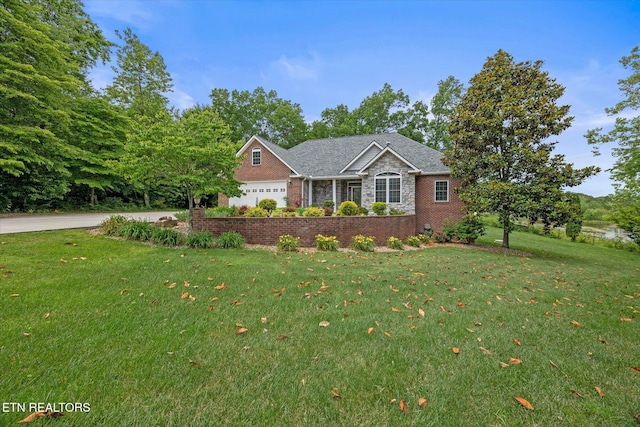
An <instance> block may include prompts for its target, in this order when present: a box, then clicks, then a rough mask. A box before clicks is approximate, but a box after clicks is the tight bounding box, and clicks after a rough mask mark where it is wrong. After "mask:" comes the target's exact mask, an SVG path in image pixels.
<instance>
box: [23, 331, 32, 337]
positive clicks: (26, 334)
mask: <svg viewBox="0 0 640 427" xmlns="http://www.w3.org/2000/svg"><path fill="white" fill-rule="evenodd" d="M22 336H23V337H30V336H31V334H30V333H29V332H23V333H22Z"/></svg>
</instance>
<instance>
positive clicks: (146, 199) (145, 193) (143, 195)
mask: <svg viewBox="0 0 640 427" xmlns="http://www.w3.org/2000/svg"><path fill="white" fill-rule="evenodd" d="M142 197H143V198H144V207H145V208H150V207H151V204H150V203H149V193H147V191H146V190H145V191H144V193H142Z"/></svg>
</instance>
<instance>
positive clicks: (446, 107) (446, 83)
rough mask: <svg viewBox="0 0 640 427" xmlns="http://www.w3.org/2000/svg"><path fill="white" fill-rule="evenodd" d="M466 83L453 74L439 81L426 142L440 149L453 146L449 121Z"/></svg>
mask: <svg viewBox="0 0 640 427" xmlns="http://www.w3.org/2000/svg"><path fill="white" fill-rule="evenodd" d="M463 93H464V85H463V84H462V83H460V81H459V80H458V79H456V78H455V77H453V76H449V77H447V78H446V79H445V80H440V81H439V82H438V92H437V93H436V94H435V95H434V97H433V98H432V99H431V117H430V119H429V121H428V123H427V124H426V126H425V127H426V129H425V132H424V134H425V135H424V138H425V144H426V145H428V146H429V147H431V148H434V149H436V150H438V151H444V150H448V149H450V148H451V142H450V140H449V123H450V121H451V119H450V117H451V116H452V115H453V113H454V111H455V108H456V105H458V103H459V102H460V100H461V99H462V95H463Z"/></svg>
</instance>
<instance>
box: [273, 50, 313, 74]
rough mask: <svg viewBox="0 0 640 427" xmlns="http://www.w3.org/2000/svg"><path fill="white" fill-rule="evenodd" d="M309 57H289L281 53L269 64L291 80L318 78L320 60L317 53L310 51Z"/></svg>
mask: <svg viewBox="0 0 640 427" xmlns="http://www.w3.org/2000/svg"><path fill="white" fill-rule="evenodd" d="M310 56H311V57H310V58H309V57H306V58H303V57H296V58H289V57H287V56H286V55H281V56H280V58H278V60H276V61H273V62H272V63H271V66H272V67H273V68H275V69H276V70H278V71H279V72H281V73H284V74H285V75H286V76H287V77H289V78H290V79H293V80H312V81H316V80H318V77H319V74H320V60H319V57H318V54H317V53H315V52H312V53H311V55H310Z"/></svg>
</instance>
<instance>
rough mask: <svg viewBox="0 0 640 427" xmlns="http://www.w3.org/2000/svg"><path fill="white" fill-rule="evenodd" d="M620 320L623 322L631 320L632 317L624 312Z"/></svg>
mask: <svg viewBox="0 0 640 427" xmlns="http://www.w3.org/2000/svg"><path fill="white" fill-rule="evenodd" d="M620 321H621V322H631V319H630V318H628V317H627V316H625V315H624V314H621V315H620Z"/></svg>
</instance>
